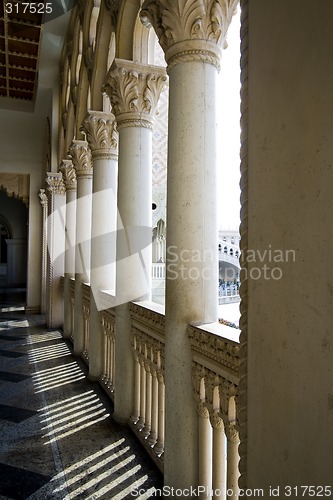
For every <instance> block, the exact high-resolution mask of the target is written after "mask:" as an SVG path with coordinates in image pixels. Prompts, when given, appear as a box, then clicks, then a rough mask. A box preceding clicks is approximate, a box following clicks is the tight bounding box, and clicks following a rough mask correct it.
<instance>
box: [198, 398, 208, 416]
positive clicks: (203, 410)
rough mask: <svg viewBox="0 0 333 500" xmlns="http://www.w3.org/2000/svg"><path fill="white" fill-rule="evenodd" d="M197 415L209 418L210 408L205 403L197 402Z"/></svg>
mask: <svg viewBox="0 0 333 500" xmlns="http://www.w3.org/2000/svg"><path fill="white" fill-rule="evenodd" d="M197 413H198V415H199V417H201V418H208V417H209V411H208V408H207V406H206V405H205V403H204V402H203V401H197Z"/></svg>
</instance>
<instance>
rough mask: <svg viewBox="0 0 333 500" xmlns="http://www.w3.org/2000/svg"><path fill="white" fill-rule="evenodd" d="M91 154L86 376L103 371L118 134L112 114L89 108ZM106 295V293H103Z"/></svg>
mask: <svg viewBox="0 0 333 500" xmlns="http://www.w3.org/2000/svg"><path fill="white" fill-rule="evenodd" d="M81 130H83V132H84V133H85V134H86V137H87V141H88V144H89V147H90V150H91V154H92V161H93V169H94V175H93V197H92V223H91V273H90V328H89V331H90V334H89V378H90V379H93V380H96V379H98V378H99V377H100V375H101V374H102V371H103V346H104V334H103V329H102V325H101V320H100V313H99V311H100V310H102V309H107V308H108V307H109V305H108V304H106V303H105V299H104V300H103V298H102V296H101V294H100V293H99V291H100V290H112V291H114V289H115V261H116V228H117V171H118V154H117V148H118V133H117V130H116V122H115V117H114V116H113V115H112V114H107V113H103V112H99V111H90V112H89V114H88V116H87V117H86V119H85V120H84V122H83V125H82V128H81ZM104 297H105V295H104Z"/></svg>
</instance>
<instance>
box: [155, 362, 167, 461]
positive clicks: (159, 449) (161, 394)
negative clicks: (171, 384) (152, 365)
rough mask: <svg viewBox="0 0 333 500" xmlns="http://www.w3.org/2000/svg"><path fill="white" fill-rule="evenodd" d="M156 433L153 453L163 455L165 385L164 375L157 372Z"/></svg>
mask: <svg viewBox="0 0 333 500" xmlns="http://www.w3.org/2000/svg"><path fill="white" fill-rule="evenodd" d="M157 380H158V431H157V441H156V444H155V446H154V451H155V453H156V454H157V455H161V454H162V453H164V434H165V385H164V375H163V373H162V372H161V371H160V370H158V371H157Z"/></svg>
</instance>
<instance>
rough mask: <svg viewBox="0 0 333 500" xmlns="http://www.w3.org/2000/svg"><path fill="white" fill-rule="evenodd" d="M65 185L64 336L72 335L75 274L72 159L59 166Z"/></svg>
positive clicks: (74, 198) (74, 209) (73, 176)
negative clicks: (72, 302) (72, 281)
mask: <svg viewBox="0 0 333 500" xmlns="http://www.w3.org/2000/svg"><path fill="white" fill-rule="evenodd" d="M59 170H60V172H62V175H63V179H64V183H65V187H66V235H65V250H66V253H65V280H64V327H63V330H64V337H65V338H69V337H70V336H71V335H72V333H73V332H72V328H73V325H72V305H71V295H70V279H71V278H74V276H75V230H76V228H75V223H76V188H77V181H76V174H75V170H74V167H73V162H72V160H63V161H62V163H61V165H60V168H59Z"/></svg>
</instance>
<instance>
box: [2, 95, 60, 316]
mask: <svg viewBox="0 0 333 500" xmlns="http://www.w3.org/2000/svg"><path fill="white" fill-rule="evenodd" d="M49 106H50V96H49V91H47V90H46V89H42V90H41V91H40V93H39V95H38V98H37V102H36V106H35V111H34V112H33V113H25V112H19V111H10V110H4V109H2V110H0V151H1V157H0V172H6V173H18V174H29V176H30V195H29V233H28V276H27V307H28V310H29V309H31V310H37V309H38V307H39V306H40V283H41V277H40V276H41V247H42V235H41V231H42V209H41V206H40V203H39V197H38V193H39V189H40V188H41V186H42V185H43V179H42V172H43V165H42V162H43V152H44V147H45V145H44V139H45V126H46V117H47V113H48V111H49Z"/></svg>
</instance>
